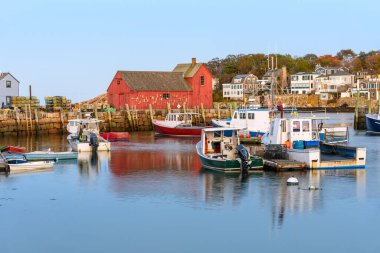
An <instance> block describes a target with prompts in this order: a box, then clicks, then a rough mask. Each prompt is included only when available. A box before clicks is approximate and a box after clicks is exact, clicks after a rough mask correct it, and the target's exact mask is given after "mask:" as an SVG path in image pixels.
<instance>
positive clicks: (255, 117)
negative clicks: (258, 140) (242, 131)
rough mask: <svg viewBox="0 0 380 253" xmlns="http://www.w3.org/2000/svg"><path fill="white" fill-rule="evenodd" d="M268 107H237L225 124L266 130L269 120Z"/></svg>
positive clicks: (251, 129)
mask: <svg viewBox="0 0 380 253" xmlns="http://www.w3.org/2000/svg"><path fill="white" fill-rule="evenodd" d="M269 112H270V111H269V110H268V109H239V110H236V111H235V112H234V114H233V115H232V118H231V121H230V122H226V125H227V126H231V127H235V128H246V129H249V130H250V131H266V130H267V129H268V126H269V122H270V117H269V116H270V115H269Z"/></svg>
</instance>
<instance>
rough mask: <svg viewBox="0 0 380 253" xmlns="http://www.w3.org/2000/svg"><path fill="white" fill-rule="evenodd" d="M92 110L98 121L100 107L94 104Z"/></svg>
mask: <svg viewBox="0 0 380 253" xmlns="http://www.w3.org/2000/svg"><path fill="white" fill-rule="evenodd" d="M92 109H93V111H94V115H95V119H98V105H97V104H93V105H92Z"/></svg>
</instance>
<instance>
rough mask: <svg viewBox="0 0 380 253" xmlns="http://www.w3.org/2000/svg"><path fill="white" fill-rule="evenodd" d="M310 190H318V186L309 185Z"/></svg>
mask: <svg viewBox="0 0 380 253" xmlns="http://www.w3.org/2000/svg"><path fill="white" fill-rule="evenodd" d="M309 190H310V191H313V190H318V187H315V186H314V185H310V186H309Z"/></svg>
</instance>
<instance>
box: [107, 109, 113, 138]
mask: <svg viewBox="0 0 380 253" xmlns="http://www.w3.org/2000/svg"><path fill="white" fill-rule="evenodd" d="M107 115H108V130H109V132H111V131H112V126H111V124H112V120H111V109H110V105H109V104H108V105H107Z"/></svg>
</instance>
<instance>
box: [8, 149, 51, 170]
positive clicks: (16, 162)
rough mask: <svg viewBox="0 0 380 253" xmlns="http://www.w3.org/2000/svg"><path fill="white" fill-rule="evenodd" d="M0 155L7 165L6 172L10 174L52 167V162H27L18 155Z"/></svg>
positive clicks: (9, 153)
mask: <svg viewBox="0 0 380 253" xmlns="http://www.w3.org/2000/svg"><path fill="white" fill-rule="evenodd" d="M1 155H2V157H3V159H4V160H5V161H6V163H7V166H8V168H7V170H8V171H9V172H11V173H15V172H28V171H36V170H44V169H51V168H53V165H54V162H53V161H38V162H29V161H27V160H26V158H25V156H24V155H22V154H19V153H12V152H4V153H1Z"/></svg>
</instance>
